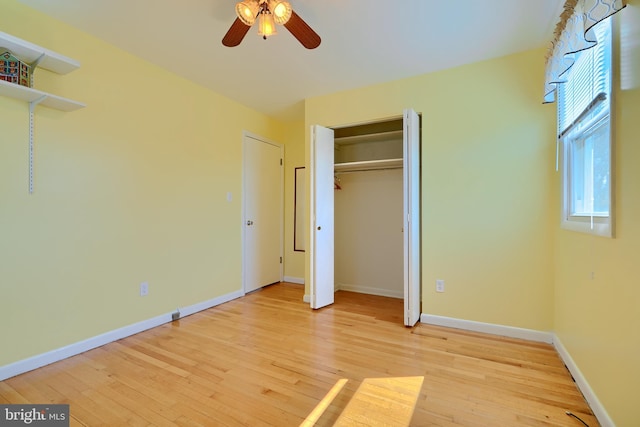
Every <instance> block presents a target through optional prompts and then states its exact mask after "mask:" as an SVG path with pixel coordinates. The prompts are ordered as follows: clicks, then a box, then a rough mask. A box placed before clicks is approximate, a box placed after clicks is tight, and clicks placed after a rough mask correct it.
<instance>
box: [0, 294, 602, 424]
mask: <svg viewBox="0 0 640 427" xmlns="http://www.w3.org/2000/svg"><path fill="white" fill-rule="evenodd" d="M303 293H304V292H303V287H302V286H300V285H294V284H288V283H284V284H278V285H273V286H269V287H266V288H264V289H262V290H259V291H256V292H253V293H251V294H249V295H247V296H245V297H243V298H239V299H237V300H234V301H231V302H228V303H225V304H222V305H220V306H217V307H214V308H212V309H209V310H206V311H204V312H201V313H197V314H194V315H192V316H189V317H186V318H183V319H180V320H179V321H176V322H173V323H170V324H166V325H162V326H160V327H157V328H154V329H151V330H149V331H145V332H143V333H140V334H137V335H135V336H132V337H129V338H125V339H123V340H119V341H117V342H114V343H111V344H108V345H106V346H103V347H100V348H97V349H94V350H91V351H88V352H86V353H83V354H81V355H78V356H75V357H72V358H69V359H66V360H64V361H61V362H58V363H55V364H52V365H49V366H46V367H44V368H41V369H38V370H36V371H32V372H29V373H26V374H23V375H20V376H17V377H14V378H10V379H8V380H5V381H3V382H0V403H68V404H70V408H71V425H73V426H120V425H132V426H185V427H196V426H205V427H209V426H232V427H233V426H252V427H253V426H265V427H267V426H278V427H280V426H298V425H300V423H302V422H303V421H304V420H305V418H306V417H307V416H308V415H309V414H310V413H311V411H312V410H313V409H314V408H315V407H316V405H318V403H319V402H320V401H321V400H322V399H323V398H324V397H325V395H326V394H327V393H328V392H329V391H330V390H331V389H332V388H333V387H334V386H335V385H336V383H338V382H339V381H340V380H343V379H344V380H347V382H346V383H344V386H343V387H342V388H341V389H340V392H339V393H338V394H337V395H336V396H335V397H334V399H333V401H331V403H330V404H328V405H326V408H324V412H323V413H322V414H321V415H320V416H319V418H318V419H317V422H316V425H317V426H331V425H333V424H334V423H335V422H336V421H337V420H338V419H339V418H340V416H341V414H342V413H343V410H344V408H345V407H347V406H348V405H349V403H350V402H351V401H352V399H354V396H356V395H357V390H358V389H359V387H361V386H362V384H363V383H365V384H368V383H369V381H370V380H368V379H371V378H392V377H419V378H423V382H422V385H421V387H420V390H419V393H418V395H417V401H416V403H415V408H414V410H413V415H412V417H411V422H410V425H412V426H442V427H456V426H457V427H459V426H483V427H485V426H570V427H575V426H580V425H581V424H580V423H579V422H578V421H577V420H575V419H573V418H571V417H569V416H567V415H566V414H565V411H566V410H570V411H572V412H574V413H575V414H576V415H578V416H579V417H581V418H582V419H583V420H584V421H585V422H587V423H588V425H589V426H591V427H596V426H598V423H597V420H596V419H595V417H594V416H593V414H592V412H591V410H590V409H589V407H588V405H587V404H586V402H585V400H584V398H583V397H582V395H581V393H580V392H579V390H578V389H577V388H576V385H575V383H574V382H573V380H572V378H571V376H570V375H569V373H568V371H567V369H566V368H565V367H564V365H563V363H562V361H561V360H560V358H559V357H558V355H557V354H556V352H555V350H554V349H553V347H552V346H550V345H547V344H544V343H536V342H528V341H523V340H517V339H511V338H505V337H498V336H492V335H485V334H480V333H475V332H470V331H462V330H456V329H450V328H443V327H436V326H430V325H423V324H418V325H417V326H416V327H414V328H405V327H404V326H403V325H402V310H403V302H402V300H400V299H394V298H385V297H377V296H371V295H364V294H356V293H350V292H342V291H339V292H337V293H336V303H335V304H334V305H333V306H330V307H327V308H324V309H321V310H317V311H312V310H311V309H309V306H308V305H307V304H304V303H302V297H303ZM364 389H367V390H368V388H367V387H364ZM373 401H374V400H372V402H373ZM354 402H355V401H354ZM412 402H413V401H412ZM384 404H385V405H390V406H388V407H385V411H386V410H387V409H389V410H390V409H393V404H392V403H390V401H388V400H385V403H384ZM367 405H369V406H368V407H369V408H372V407H371V404H370V403H367ZM363 407H366V405H365V406H363ZM352 408H358V405H356V404H355V403H354V404H353V405H352ZM373 409H376V408H373ZM402 410H403V411H405V412H404V413H405V414H406V413H407V412H406V411H408V410H410V407H406V408H402ZM370 411H371V412H372V413H374V412H373V410H372V409H370ZM385 413H386V412H385ZM409 414H410V412H409ZM347 415H349V416H348V417H346V416H345V417H343V420H345V419H349V420H352V421H354V422H359V421H358V420H361V418H359V417H358V414H357V413H352V414H347ZM365 418H366V417H365Z"/></svg>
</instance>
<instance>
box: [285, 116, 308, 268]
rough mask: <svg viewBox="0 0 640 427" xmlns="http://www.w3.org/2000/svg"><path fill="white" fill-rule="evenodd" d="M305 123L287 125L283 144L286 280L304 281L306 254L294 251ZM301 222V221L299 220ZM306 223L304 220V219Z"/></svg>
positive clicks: (302, 165)
mask: <svg viewBox="0 0 640 427" xmlns="http://www.w3.org/2000/svg"><path fill="white" fill-rule="evenodd" d="M304 134H305V132H304V122H303V121H302V120H301V121H297V122H291V123H287V126H286V128H285V136H284V138H283V143H285V144H286V146H285V184H284V185H285V197H284V206H285V212H284V217H285V231H284V275H285V278H294V279H300V280H304V252H299V251H294V250H293V229H294V202H295V199H294V194H295V168H297V167H304ZM299 220H300V219H299ZM302 221H304V218H302Z"/></svg>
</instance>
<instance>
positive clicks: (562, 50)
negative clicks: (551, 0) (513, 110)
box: [544, 0, 627, 103]
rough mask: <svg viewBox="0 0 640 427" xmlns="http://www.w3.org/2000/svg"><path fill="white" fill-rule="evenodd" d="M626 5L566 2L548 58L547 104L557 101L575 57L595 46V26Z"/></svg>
mask: <svg viewBox="0 0 640 427" xmlns="http://www.w3.org/2000/svg"><path fill="white" fill-rule="evenodd" d="M626 5H627V0H566V2H565V4H564V11H563V12H562V14H561V15H560V22H558V25H557V26H556V29H555V31H554V34H553V36H554V37H553V41H552V42H551V47H550V48H549V53H548V54H547V65H546V72H545V82H544V102H545V103H548V102H554V101H555V89H556V85H557V84H559V83H564V82H565V81H566V80H565V79H564V74H565V72H566V71H567V70H568V69H569V68H571V66H572V65H573V63H574V62H575V55H574V54H575V53H576V52H580V51H582V50H585V49H589V48H591V47H593V46H595V45H596V43H597V42H596V37H595V34H593V26H594V25H596V24H597V23H598V22H600V21H602V20H603V19H606V18H608V17H609V16H611V15H613V14H614V13H616V12H617V11H619V10H621V9H622V8H624V7H625V6H626Z"/></svg>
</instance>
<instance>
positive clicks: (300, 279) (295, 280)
mask: <svg viewBox="0 0 640 427" xmlns="http://www.w3.org/2000/svg"><path fill="white" fill-rule="evenodd" d="M283 280H284V281H285V282H290V283H297V284H298V285H304V277H292V276H284V279H283Z"/></svg>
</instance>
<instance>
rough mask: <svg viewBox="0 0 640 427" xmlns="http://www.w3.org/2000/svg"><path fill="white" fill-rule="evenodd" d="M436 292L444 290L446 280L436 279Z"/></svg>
mask: <svg viewBox="0 0 640 427" xmlns="http://www.w3.org/2000/svg"><path fill="white" fill-rule="evenodd" d="M436 292H444V280H441V279H438V280H436Z"/></svg>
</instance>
